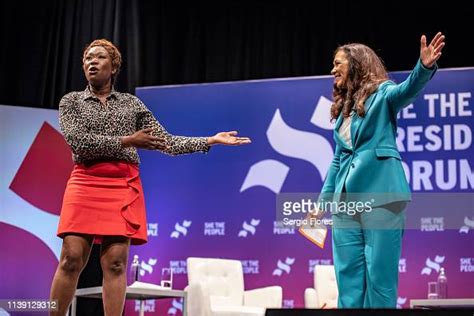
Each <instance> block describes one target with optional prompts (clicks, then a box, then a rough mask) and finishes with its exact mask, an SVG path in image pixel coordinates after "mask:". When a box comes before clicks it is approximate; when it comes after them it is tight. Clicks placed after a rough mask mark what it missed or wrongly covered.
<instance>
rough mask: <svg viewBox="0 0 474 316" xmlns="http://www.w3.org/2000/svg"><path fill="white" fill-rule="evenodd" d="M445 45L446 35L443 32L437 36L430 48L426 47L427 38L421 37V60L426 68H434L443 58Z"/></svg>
mask: <svg viewBox="0 0 474 316" xmlns="http://www.w3.org/2000/svg"><path fill="white" fill-rule="evenodd" d="M444 45H445V42H444V35H443V33H441V32H438V33H437V34H436V35H435V37H434V38H433V39H432V40H431V43H430V45H428V46H426V36H425V35H422V36H421V47H420V58H421V62H422V63H423V65H424V66H425V67H427V68H431V67H433V65H434V63H435V62H436V61H437V60H438V59H439V58H440V57H441V50H442V49H443V47H444Z"/></svg>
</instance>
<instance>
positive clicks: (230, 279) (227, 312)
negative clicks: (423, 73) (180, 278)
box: [185, 258, 283, 316]
mask: <svg viewBox="0 0 474 316" xmlns="http://www.w3.org/2000/svg"><path fill="white" fill-rule="evenodd" d="M187 266H188V286H187V287H186V288H185V290H186V291H187V293H188V294H187V304H186V306H187V311H188V316H264V315H265V308H281V305H282V295H283V294H282V293H283V291H282V288H281V287H280V286H270V287H265V288H260V289H255V290H250V291H244V273H243V271H242V264H241V262H240V261H238V260H228V259H211V258H188V259H187Z"/></svg>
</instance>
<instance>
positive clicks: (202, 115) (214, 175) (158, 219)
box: [132, 69, 474, 314]
mask: <svg viewBox="0 0 474 316" xmlns="http://www.w3.org/2000/svg"><path fill="white" fill-rule="evenodd" d="M407 75H408V72H397V73H392V74H391V76H392V77H393V79H394V80H395V81H396V82H401V81H402V80H403V79H404V78H406V76H407ZM332 82H333V79H332V77H308V78H295V79H277V80H260V81H247V82H232V83H217V84H198V85H184V86H166V87H144V88H139V89H137V95H138V97H139V98H140V99H142V100H143V101H144V102H145V104H147V106H148V107H149V108H150V109H151V110H152V111H153V113H154V114H155V116H156V117H157V118H158V119H159V121H160V122H161V123H162V124H163V125H164V126H165V127H166V128H167V129H168V131H169V132H170V133H173V134H176V135H194V136H208V135H213V134H215V133H216V132H218V131H222V130H224V131H228V130H237V131H238V132H239V134H241V135H243V136H249V137H251V138H252V144H251V145H248V146H243V147H219V146H216V147H213V148H212V149H211V151H210V152H209V153H208V154H205V155H203V154H194V155H187V156H181V157H169V156H164V155H160V154H157V153H154V152H149V151H142V152H141V158H142V167H141V170H142V179H143V183H144V186H145V194H146V202H147V207H148V220H149V238H150V241H149V244H147V245H146V246H144V247H140V248H134V249H133V250H132V253H137V254H138V255H139V256H140V258H141V262H142V265H143V267H144V268H145V269H144V272H143V279H144V280H145V281H149V282H159V279H160V271H161V269H162V268H163V267H168V266H171V267H173V268H174V269H175V280H174V281H175V282H174V285H175V286H176V287H177V288H184V286H185V285H186V283H187V276H186V258H187V257H190V256H201V257H219V258H233V259H237V260H241V261H242V265H243V267H244V271H245V285H246V288H247V289H252V288H255V287H261V286H267V285H281V286H282V287H283V289H284V291H283V293H284V294H283V295H284V305H285V306H286V307H302V306H303V304H304V302H303V292H304V290H305V288H307V287H310V286H312V282H313V281H312V280H313V278H312V271H313V266H314V265H315V264H332V263H333V261H332V251H331V241H330V237H331V236H329V237H328V238H329V240H328V241H327V244H326V247H325V248H324V249H319V248H317V247H315V246H314V245H313V244H311V243H310V242H309V241H307V240H306V239H304V238H303V237H301V236H300V235H299V234H298V233H297V232H295V230H292V229H288V228H284V227H281V225H279V223H278V222H276V220H275V218H276V209H275V197H276V195H277V194H279V193H288V192H318V191H319V190H320V189H321V186H322V183H323V179H324V177H325V176H326V173H327V170H328V166H329V163H330V161H331V159H332V156H333V147H334V143H333V139H332V128H333V125H332V124H331V123H330V120H329V107H330V105H331V101H330V99H331V88H332ZM473 90H474V70H473V69H454V70H440V71H438V73H437V74H436V75H435V77H434V78H433V80H432V81H431V82H430V83H429V84H428V86H427V87H426V89H425V90H424V91H423V92H422V93H421V94H420V95H419V97H418V98H417V99H416V101H415V102H414V104H413V105H411V106H409V107H408V108H407V109H406V110H405V111H404V112H402V113H401V114H400V116H401V117H400V120H399V129H398V134H399V138H398V140H399V141H398V146H399V149H400V151H401V155H402V157H403V161H404V167H405V171H406V173H407V176H408V177H409V179H410V185H411V187H412V189H413V191H414V192H415V193H417V194H418V195H419V194H421V193H426V194H435V193H446V192H461V193H464V194H466V193H472V191H473V187H474V178H473V173H472V169H473V167H474V166H473V159H472V157H473V154H474V148H473V146H472V142H471V140H472V129H473V127H474V123H473V120H472V110H473V108H472V100H473V99H472V96H473V93H474V91H473ZM387 181H390V179H387ZM468 215H471V216H470V217H469V216H467V217H466V216H463V217H462V218H460V219H457V220H458V222H457V223H456V224H455V225H454V226H453V225H451V226H448V225H443V223H444V221H445V220H444V219H443V218H442V217H439V216H438V217H433V216H434V215H433V216H430V214H429V212H428V213H427V214H426V213H425V214H424V215H423V216H422V217H421V218H420V219H417V222H418V226H417V227H413V226H411V227H410V229H407V231H406V234H405V238H404V243H403V253H402V258H401V260H400V265H399V267H400V291H399V299H398V303H399V306H400V307H408V306H409V299H410V298H424V297H426V294H427V282H428V281H434V280H436V278H437V275H438V271H439V268H440V267H441V266H443V267H445V268H446V270H447V274H448V280H449V281H448V285H449V295H450V297H473V296H474V289H473V287H472V284H474V272H473V270H474V269H473V265H474V259H473V258H474V248H473V247H474V246H473V245H474V243H473V242H474V237H473V236H474V235H473V233H474V232H473V230H472V229H473V227H472V226H473V220H474V216H472V209H471V212H470V213H469V214H468ZM446 222H447V219H446ZM444 226H446V227H444ZM173 303H174V306H175V307H173V308H171V309H170V310H169V312H170V314H172V313H174V312H175V311H176V310H177V308H176V307H177V306H178V307H179V306H180V305H179V302H178V301H175V302H173ZM155 307H156V308H158V306H154V305H153V303H151V302H150V303H149V308H150V309H153V308H155Z"/></svg>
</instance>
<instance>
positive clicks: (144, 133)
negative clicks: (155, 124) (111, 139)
mask: <svg viewBox="0 0 474 316" xmlns="http://www.w3.org/2000/svg"><path fill="white" fill-rule="evenodd" d="M152 131H153V128H146V129H142V130H139V131H138V132H135V133H133V134H132V135H129V136H124V137H122V145H123V146H124V147H132V146H133V147H136V148H142V149H150V150H165V149H167V148H168V146H167V145H166V140H165V139H164V138H160V137H155V136H153V135H151V132H152Z"/></svg>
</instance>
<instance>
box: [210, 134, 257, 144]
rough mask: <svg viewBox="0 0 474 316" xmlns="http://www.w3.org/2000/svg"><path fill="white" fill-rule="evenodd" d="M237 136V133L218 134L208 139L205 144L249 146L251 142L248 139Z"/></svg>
mask: <svg viewBox="0 0 474 316" xmlns="http://www.w3.org/2000/svg"><path fill="white" fill-rule="evenodd" d="M237 134H238V133H237V131H231V132H220V133H217V134H216V135H214V136H212V137H209V138H208V139H207V143H208V144H209V145H215V144H222V145H231V146H237V145H245V144H250V143H251V142H252V141H251V140H250V138H248V137H237Z"/></svg>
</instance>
